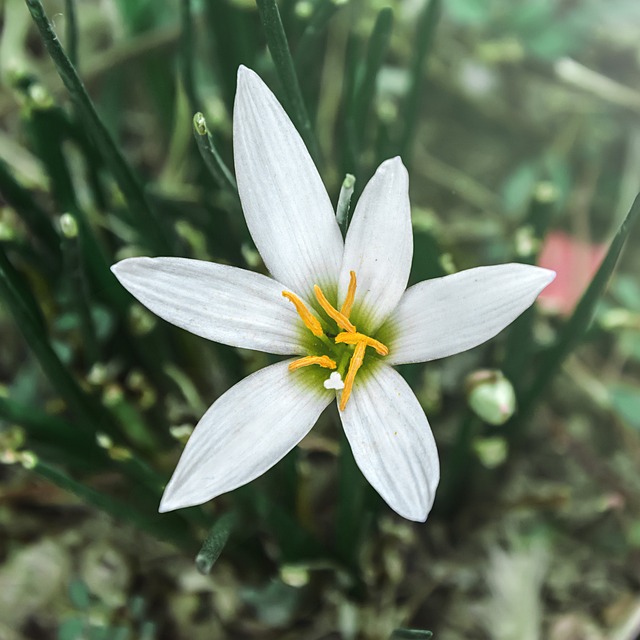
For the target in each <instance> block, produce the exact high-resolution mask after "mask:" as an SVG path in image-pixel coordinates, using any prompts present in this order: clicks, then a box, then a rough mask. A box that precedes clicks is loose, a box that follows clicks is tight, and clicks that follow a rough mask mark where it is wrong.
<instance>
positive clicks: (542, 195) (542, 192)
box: [533, 180, 560, 204]
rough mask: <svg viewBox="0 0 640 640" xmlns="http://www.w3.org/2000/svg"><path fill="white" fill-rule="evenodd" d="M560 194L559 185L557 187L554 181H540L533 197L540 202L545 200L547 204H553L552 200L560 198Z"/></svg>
mask: <svg viewBox="0 0 640 640" xmlns="http://www.w3.org/2000/svg"><path fill="white" fill-rule="evenodd" d="M559 196H560V193H559V191H558V187H556V185H555V184H553V182H549V181H548V180H543V181H542V182H538V184H537V185H536V189H535V191H534V194H533V197H534V198H535V199H536V200H537V201H538V202H543V203H545V204H551V203H552V202H555V201H556V200H557V199H558V198H559Z"/></svg>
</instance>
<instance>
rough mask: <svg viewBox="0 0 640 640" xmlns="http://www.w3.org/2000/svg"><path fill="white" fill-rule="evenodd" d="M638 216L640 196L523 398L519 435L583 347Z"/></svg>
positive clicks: (639, 214)
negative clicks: (575, 352) (566, 364)
mask: <svg viewBox="0 0 640 640" xmlns="http://www.w3.org/2000/svg"><path fill="white" fill-rule="evenodd" d="M638 216H640V194H639V195H638V196H636V199H635V201H634V203H633V205H632V206H631V209H630V210H629V213H628V214H627V216H626V217H625V219H624V220H623V222H622V224H621V225H620V228H619V229H618V232H617V233H616V235H615V236H614V238H613V241H612V242H611V245H610V246H609V250H608V251H607V254H606V256H605V258H604V260H603V261H602V264H601V265H600V268H599V269H598V271H597V272H596V275H595V276H594V277H593V280H592V281H591V284H590V285H589V287H588V288H587V290H586V291H585V293H584V294H583V296H582V298H581V299H580V302H579V303H578V305H577V306H576V308H575V311H574V312H573V315H572V316H571V318H570V319H569V320H568V321H567V323H566V324H565V325H564V328H563V329H562V332H561V333H560V336H559V337H558V340H557V342H556V344H555V345H554V346H552V347H551V348H550V349H549V351H548V352H547V354H546V356H545V358H544V359H543V362H542V365H541V366H540V369H539V370H538V373H537V375H536V377H535V379H534V381H533V383H532V384H531V387H530V388H529V390H528V392H527V393H526V394H525V396H524V397H523V399H522V401H521V403H520V414H519V417H518V421H517V425H518V427H519V428H518V429H517V431H516V433H518V432H520V431H521V430H522V424H523V423H524V422H525V421H526V419H527V418H528V417H529V414H530V413H531V410H532V409H533V407H534V406H535V404H536V402H537V401H538V399H539V398H540V396H541V395H542V394H543V393H544V391H545V390H546V388H547V385H548V384H549V382H550V381H551V379H552V378H553V376H554V375H555V374H556V373H557V372H558V370H559V369H560V366H561V365H562V363H563V362H564V360H565V358H566V357H567V356H568V355H569V354H570V353H571V352H572V351H573V350H574V349H575V348H576V347H577V346H578V345H579V344H580V342H581V340H582V338H583V337H584V335H585V333H586V332H587V329H588V328H589V325H590V324H591V320H592V319H593V315H594V312H595V309H596V305H597V304H598V302H599V301H600V299H601V298H602V296H603V294H604V292H605V290H606V287H607V283H608V282H609V278H610V277H611V274H612V273H613V270H614V269H615V266H616V263H617V262H618V258H619V257H620V253H621V251H622V248H623V246H624V244H625V241H626V239H627V238H628V237H629V234H630V233H631V229H632V228H633V225H634V224H635V222H636V220H637V219H638Z"/></svg>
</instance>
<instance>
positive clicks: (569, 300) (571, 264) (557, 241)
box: [538, 231, 607, 315]
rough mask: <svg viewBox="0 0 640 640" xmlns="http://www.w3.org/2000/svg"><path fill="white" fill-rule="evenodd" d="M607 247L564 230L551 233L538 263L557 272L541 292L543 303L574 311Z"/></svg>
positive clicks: (565, 311) (560, 310) (565, 312)
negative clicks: (580, 238)
mask: <svg viewBox="0 0 640 640" xmlns="http://www.w3.org/2000/svg"><path fill="white" fill-rule="evenodd" d="M606 251H607V245H605V244H592V243H590V242H585V241H584V240H578V239H577V238H574V237H573V236H570V235H568V234H566V233H564V232H562V231H554V232H552V233H550V234H548V235H547V237H546V239H545V241H544V244H543V246H542V252H541V253H540V258H539V259H538V264H539V265H540V266H541V267H545V268H547V269H553V270H554V271H556V272H557V276H556V279H555V280H554V281H553V282H552V283H551V284H550V285H549V286H548V287H547V288H546V289H544V290H543V291H542V293H541V294H540V296H539V298H538V300H539V301H540V304H541V305H542V306H543V307H544V308H545V309H547V310H549V311H554V312H556V313H560V314H562V315H569V314H571V312H572V311H573V309H574V308H575V306H576V304H577V303H578V300H580V297H581V296H582V294H583V293H584V290H585V289H586V288H587V285H588V284H589V282H591V278H593V275H594V274H595V272H596V271H597V270H598V267H599V266H600V263H601V262H602V259H603V258H604V255H605V253H606Z"/></svg>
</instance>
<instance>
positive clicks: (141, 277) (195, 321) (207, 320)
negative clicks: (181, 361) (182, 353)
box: [111, 258, 304, 355]
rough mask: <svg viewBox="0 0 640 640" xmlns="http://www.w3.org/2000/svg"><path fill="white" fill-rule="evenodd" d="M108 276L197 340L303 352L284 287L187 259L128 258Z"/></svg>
mask: <svg viewBox="0 0 640 640" xmlns="http://www.w3.org/2000/svg"><path fill="white" fill-rule="evenodd" d="M111 270H112V271H113V273H114V274H115V275H116V277H117V278H118V280H120V282H121V283H122V285H123V286H124V287H125V289H127V290H128V291H129V292H130V293H131V294H132V295H134V296H135V297H136V298H137V299H138V300H139V301H140V302H141V303H142V304H143V305H145V307H147V308H149V309H150V310H151V311H153V312H154V313H155V314H156V315H158V316H160V317H161V318H163V319H164V320H166V321H167V322H171V323H172V324H175V325H177V326H178V327H181V328H183V329H186V330H187V331H190V332H191V333H195V334H196V335H198V336H202V337H203V338H207V339H208V340H215V341H216V342H221V343H222V344H228V345H231V346H234V347H243V348H245V349H255V350H257V351H266V352H267V353H278V354H283V355H292V354H298V353H303V352H304V347H303V346H302V345H301V343H300V338H301V335H303V334H302V332H301V331H300V319H299V317H298V314H297V313H296V311H295V309H294V308H293V306H292V305H291V304H289V303H288V302H287V301H286V300H285V299H284V298H283V297H282V291H283V289H284V288H285V287H284V286H283V285H282V284H280V283H279V282H276V281H275V280H272V279H271V278H267V276H263V275H261V274H258V273H253V272H251V271H246V270H244V269H238V268H237V267H229V266H227V265H222V264H216V263H214V262H205V261H203V260H189V259H187V258H127V259H126V260H122V261H121V262H118V263H117V264H115V265H114V266H113V267H111Z"/></svg>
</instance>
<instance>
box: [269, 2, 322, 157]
mask: <svg viewBox="0 0 640 640" xmlns="http://www.w3.org/2000/svg"><path fill="white" fill-rule="evenodd" d="M256 3H257V5H258V11H259V12H260V19H261V20H262V26H263V29H264V33H265V36H266V38H267V45H268V46H269V51H270V52H271V57H272V58H273V63H274V65H275V67H276V71H277V73H278V76H279V78H280V82H281V83H282V88H283V90H284V95H285V99H286V102H287V105H288V107H289V109H290V110H291V116H292V120H293V122H294V124H295V125H296V127H297V128H298V130H299V131H300V135H301V136H302V138H303V139H304V141H305V143H306V145H307V148H308V149H309V153H310V154H311V156H312V157H313V159H314V160H315V161H316V163H317V162H318V160H319V157H320V148H319V146H318V141H317V140H316V137H315V134H314V131H313V128H312V126H311V120H310V119H309V114H308V112H307V108H306V106H305V104H304V100H303V98H302V92H301V91H300V84H299V83H298V76H297V75H296V70H295V66H294V63H293V58H292V57H291V51H290V50H289V43H288V42H287V36H286V34H285V32H284V27H283V26H282V20H281V19H280V12H279V11H278V4H277V3H276V0H256Z"/></svg>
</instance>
